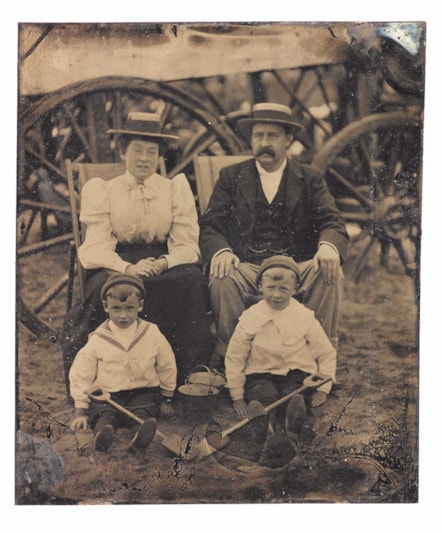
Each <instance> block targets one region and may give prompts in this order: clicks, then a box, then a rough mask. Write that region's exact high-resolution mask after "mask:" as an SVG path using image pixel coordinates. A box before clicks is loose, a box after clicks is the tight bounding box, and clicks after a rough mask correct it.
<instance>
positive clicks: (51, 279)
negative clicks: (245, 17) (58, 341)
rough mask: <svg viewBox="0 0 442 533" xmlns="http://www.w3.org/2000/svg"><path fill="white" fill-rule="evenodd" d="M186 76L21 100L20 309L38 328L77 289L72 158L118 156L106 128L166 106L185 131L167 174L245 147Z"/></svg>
mask: <svg viewBox="0 0 442 533" xmlns="http://www.w3.org/2000/svg"><path fill="white" fill-rule="evenodd" d="M187 83H188V82H187ZM185 84H186V82H181V83H179V82H177V83H176V84H174V85H172V84H166V83H160V82H153V81H149V80H145V79H139V78H118V77H106V78H97V79H95V80H90V81H85V82H81V83H78V84H74V85H72V86H69V87H67V88H64V89H63V90H60V91H57V92H54V93H51V94H48V95H46V96H43V97H41V98H40V99H38V100H37V101H35V102H33V103H32V102H31V103H28V102H24V101H23V102H21V109H22V111H21V113H20V117H19V125H20V131H19V171H18V189H17V193H18V227H17V258H18V270H19V276H18V277H19V280H18V293H19V297H18V300H19V301H18V317H19V319H20V320H21V321H22V322H23V323H24V324H25V325H26V326H27V327H28V328H29V329H30V330H31V331H33V332H34V333H35V334H37V335H41V334H44V335H49V336H52V337H56V335H57V333H58V330H59V326H60V324H61V321H62V318H63V316H64V313H65V311H66V305H67V304H68V306H69V304H70V301H69V300H70V298H71V294H72V287H71V286H68V285H69V284H70V283H71V280H72V279H73V277H72V273H73V270H72V269H73V268H74V263H71V262H70V257H71V254H70V251H71V250H70V242H71V240H72V238H73V234H72V224H71V210H70V208H69V196H68V187H67V178H66V169H65V161H66V159H70V160H72V161H73V162H74V163H76V162H100V163H103V162H113V161H117V160H119V156H118V154H117V152H116V147H115V145H114V144H113V143H112V142H111V140H110V138H109V136H108V135H107V133H106V131H107V130H108V129H110V128H118V127H121V125H122V123H123V120H124V119H125V116H126V115H127V112H128V111H130V110H143V111H151V112H152V111H155V112H159V113H161V115H162V121H163V126H164V130H165V131H168V132H173V133H176V134H178V135H179V136H180V141H178V143H177V144H176V145H174V146H172V147H171V150H170V152H168V153H166V154H165V160H166V167H167V172H168V175H169V176H174V175H175V174H177V173H179V172H182V171H186V174H187V175H188V177H189V179H190V181H191V180H192V169H191V165H192V160H193V156H194V155H195V154H198V153H209V154H210V153H226V154H229V153H231V154H234V153H239V152H241V151H242V150H243V148H244V146H243V145H242V144H241V140H240V139H238V138H237V137H236V136H235V134H234V132H233V131H232V129H231V127H230V126H229V122H228V118H227V117H225V116H220V115H219V114H217V113H216V112H215V111H213V109H212V108H211V106H210V105H209V103H206V102H205V101H204V95H199V94H198V93H197V92H196V94H194V93H193V92H192V94H189V92H187V91H186V90H185V89H186V87H185ZM191 185H193V183H192V181H191ZM36 266H38V269H37V272H40V273H41V271H44V272H49V273H50V275H48V276H44V277H42V276H41V275H38V273H37V274H36V273H35V272H36V269H35V267H36ZM66 292H67V295H66ZM74 293H75V288H74Z"/></svg>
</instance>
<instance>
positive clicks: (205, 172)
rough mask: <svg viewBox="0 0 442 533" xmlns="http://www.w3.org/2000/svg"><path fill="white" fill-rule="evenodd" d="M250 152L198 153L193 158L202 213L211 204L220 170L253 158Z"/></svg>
mask: <svg viewBox="0 0 442 533" xmlns="http://www.w3.org/2000/svg"><path fill="white" fill-rule="evenodd" d="M251 158H252V156H251V155H249V154H241V155H215V156H203V155H200V156H198V155H196V156H194V158H193V166H194V169H195V180H196V189H197V196H198V207H199V212H200V215H202V214H203V213H204V212H205V210H206V209H207V206H208V204H209V200H210V196H211V195H212V191H213V188H214V186H215V183H216V182H217V180H218V177H219V171H220V170H221V169H222V168H223V167H226V166H228V165H234V164H235V163H241V162H242V161H245V160H246V159H251Z"/></svg>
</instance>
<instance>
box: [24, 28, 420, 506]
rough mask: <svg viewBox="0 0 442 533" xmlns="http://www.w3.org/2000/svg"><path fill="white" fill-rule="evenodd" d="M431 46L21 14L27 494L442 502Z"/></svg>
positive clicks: (356, 34) (46, 498) (412, 37)
mask: <svg viewBox="0 0 442 533" xmlns="http://www.w3.org/2000/svg"><path fill="white" fill-rule="evenodd" d="M425 59H426V24H425V22H421V21H416V22H410V21H407V22H369V21H368V22H302V23H301V22H223V23H221V22H212V23H211V22H207V23H197V22H195V23H190V22H189V23H187V22H186V23H184V22H164V23H152V22H145V23H144V22H137V23H118V22H115V23H104V22H103V23H97V22H93V23H92V22H91V23H85V22H78V23H73V22H72V23H71V22H69V23H61V22H60V23H32V22H29V23H24V22H23V23H20V24H19V25H18V57H17V64H18V112H17V179H16V198H17V213H16V215H17V216H16V250H15V253H16V315H15V319H16V354H15V361H16V364H15V367H16V368H15V457H14V465H15V487H14V495H15V497H14V499H15V505H17V506H60V505H61V506H63V505H64V506H80V505H83V506H84V505H98V506H102V505H125V506H126V505H133V504H137V505H140V504H142V505H152V504H154V505H160V506H162V505H165V504H275V503H277V504H298V503H308V504H318V503H350V504H353V503H354V504H379V503H382V504H391V503H394V504H414V503H417V502H418V501H419V357H420V353H419V316H420V289H421V284H420V282H421V234H422V231H421V218H422V183H423V181H424V180H423V164H422V161H423V138H424V137H423V131H424V101H425V98H424V97H425ZM314 509H315V508H313V510H314ZM220 511H221V513H222V508H220Z"/></svg>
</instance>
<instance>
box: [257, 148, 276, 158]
mask: <svg viewBox="0 0 442 533" xmlns="http://www.w3.org/2000/svg"><path fill="white" fill-rule="evenodd" d="M256 155H257V156H260V155H270V156H272V157H276V155H275V152H274V151H273V150H272V149H271V148H261V149H260V150H259V151H258V153H257V154H256Z"/></svg>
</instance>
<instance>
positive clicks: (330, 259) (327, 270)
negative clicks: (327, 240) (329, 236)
mask: <svg viewBox="0 0 442 533" xmlns="http://www.w3.org/2000/svg"><path fill="white" fill-rule="evenodd" d="M313 266H314V269H315V272H317V271H318V269H321V272H322V276H323V279H324V282H325V283H327V285H332V284H333V283H336V282H337V281H338V274H339V266H340V261H339V254H338V253H337V252H336V250H335V249H334V248H333V247H332V246H329V245H328V244H321V246H320V247H319V248H318V251H317V252H316V254H315V256H314V257H313Z"/></svg>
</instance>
